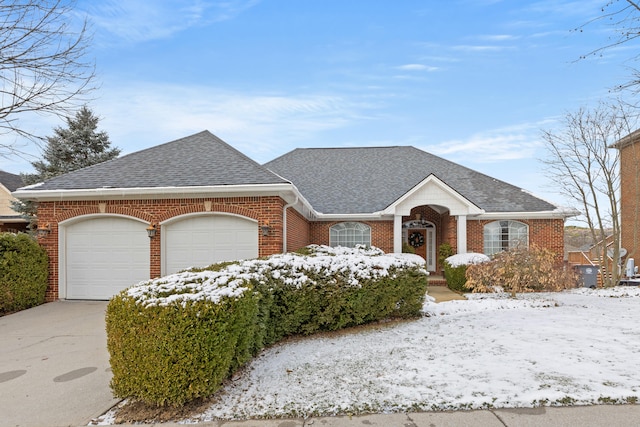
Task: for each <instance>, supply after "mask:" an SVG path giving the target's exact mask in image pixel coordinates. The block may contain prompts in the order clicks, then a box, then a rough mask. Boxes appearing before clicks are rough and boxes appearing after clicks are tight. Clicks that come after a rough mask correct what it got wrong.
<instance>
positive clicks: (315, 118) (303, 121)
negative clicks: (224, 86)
mask: <svg viewBox="0 0 640 427" xmlns="http://www.w3.org/2000/svg"><path fill="white" fill-rule="evenodd" d="M103 89H104V91H103V93H104V94H105V95H104V96H103V97H102V98H100V99H99V100H98V101H97V102H96V107H95V109H96V111H97V112H98V114H99V115H100V116H101V117H104V120H102V121H101V122H100V125H101V127H103V128H104V129H105V130H106V131H107V132H108V133H109V135H110V137H111V140H112V143H113V144H114V145H116V146H119V147H120V148H122V149H123V151H124V152H132V151H137V150H139V149H142V148H146V147H149V146H153V145H157V144H160V143H163V142H167V141H171V140H173V139H176V138H181V137H184V136H187V135H190V134H192V133H195V132H200V131H202V130H204V129H208V130H209V131H211V132H212V133H214V134H216V135H218V136H219V137H220V138H222V139H223V140H226V141H227V142H229V143H231V144H232V145H233V146H234V147H236V148H238V149H239V150H240V151H242V152H244V153H245V154H247V155H248V156H249V157H251V158H253V159H254V160H256V161H260V162H261V161H267V160H271V159H272V158H273V157H275V155H276V154H281V153H282V152H284V151H288V150H290V149H293V148H295V147H297V146H300V144H301V142H304V141H308V140H310V139H312V137H313V136H315V135H314V134H317V133H321V132H323V131H327V130H332V129H337V128H342V127H346V126H348V125H350V124H351V123H353V122H356V121H366V120H368V119H369V117H367V116H366V111H367V110H371V109H373V108H375V107H374V106H373V105H369V104H366V103H359V104H357V103H355V102H353V101H351V100H349V99H347V98H344V97H340V96H331V95H319V94H313V93H310V94H297V95H293V96H291V95H287V94H246V93H235V92H230V91H224V90H220V89H216V88H209V87H187V86H180V85H168V84H162V85H159V84H157V85H156V84H140V83H136V84H133V83H132V84H131V85H127V86H121V85H120V86H118V85H117V84H113V87H104V88H103ZM123 141H126V145H123Z"/></svg>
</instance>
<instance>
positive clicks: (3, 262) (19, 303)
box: [0, 233, 49, 314]
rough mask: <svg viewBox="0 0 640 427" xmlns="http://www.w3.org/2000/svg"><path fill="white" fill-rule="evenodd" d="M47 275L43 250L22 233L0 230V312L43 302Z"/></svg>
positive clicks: (22, 308) (46, 262) (47, 263)
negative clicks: (1, 231) (0, 231)
mask: <svg viewBox="0 0 640 427" xmlns="http://www.w3.org/2000/svg"><path fill="white" fill-rule="evenodd" d="M48 277H49V261H48V257H47V253H46V251H45V250H44V249H43V248H42V247H40V245H39V244H38V242H36V241H35V240H34V239H33V238H32V237H30V236H28V235H27V234H24V233H19V234H13V233H0V314H3V313H10V312H13V311H18V310H24V309H26V308H30V307H34V306H36V305H40V304H42V303H44V299H45V292H46V290H47V279H48Z"/></svg>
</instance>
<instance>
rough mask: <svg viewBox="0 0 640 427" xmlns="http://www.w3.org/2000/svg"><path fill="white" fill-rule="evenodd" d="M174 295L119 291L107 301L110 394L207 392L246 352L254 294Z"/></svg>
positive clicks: (157, 396) (173, 396)
mask: <svg viewBox="0 0 640 427" xmlns="http://www.w3.org/2000/svg"><path fill="white" fill-rule="evenodd" d="M245 289H246V290H245V291H243V292H241V294H240V295H239V296H237V297H236V296H234V297H223V298H222V299H221V300H220V301H219V302H217V303H215V302H213V301H210V300H190V299H189V298H185V299H180V298H178V299H174V300H173V302H170V303H168V304H166V305H159V304H140V302H139V301H136V298H135V297H131V296H129V295H128V294H127V293H125V292H123V293H120V294H119V295H117V296H116V297H114V298H113V299H112V300H111V301H110V302H109V305H108V306H107V315H106V324H107V348H108V350H109V354H110V363H111V368H112V371H113V378H112V380H111V388H112V389H113V391H114V394H115V395H116V396H121V397H134V398H136V399H139V400H141V401H144V402H146V403H149V404H153V405H156V406H166V405H171V406H181V405H183V404H184V403H186V402H188V401H191V400H194V399H197V398H199V397H204V396H209V395H211V394H213V393H215V392H216V391H217V390H218V389H219V388H220V387H221V384H222V381H223V380H224V379H225V378H227V376H228V375H229V373H230V372H233V371H234V370H235V369H237V368H238V367H239V366H242V365H243V364H244V363H246V362H247V361H248V360H250V358H251V357H252V356H253V354H254V351H255V345H254V342H253V341H252V338H253V337H254V336H255V335H256V334H255V331H254V329H255V326H256V325H257V312H258V305H257V298H256V296H255V295H254V294H253V292H250V291H249V290H248V288H245Z"/></svg>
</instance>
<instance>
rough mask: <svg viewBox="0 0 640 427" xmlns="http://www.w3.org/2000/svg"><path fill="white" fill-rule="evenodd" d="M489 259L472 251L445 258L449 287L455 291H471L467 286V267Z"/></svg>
mask: <svg viewBox="0 0 640 427" xmlns="http://www.w3.org/2000/svg"><path fill="white" fill-rule="evenodd" d="M487 261H489V257H487V256H486V255H484V254H479V253H475V252H470V253H466V254H457V255H451V256H449V257H447V258H446V259H445V260H444V278H445V279H446V281H447V287H448V288H449V289H451V290H452V291H455V292H469V290H470V289H469V288H468V287H467V277H466V274H467V267H468V266H469V265H476V264H481V263H484V262H487Z"/></svg>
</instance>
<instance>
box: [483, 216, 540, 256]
mask: <svg viewBox="0 0 640 427" xmlns="http://www.w3.org/2000/svg"><path fill="white" fill-rule="evenodd" d="M528 246H529V226H528V225H527V224H524V223H522V222H518V221H510V220H504V221H494V222H490V223H489V224H487V225H485V226H484V254H485V255H493V254H495V253H498V252H501V251H508V250H509V249H514V248H516V247H525V248H526V247H528Z"/></svg>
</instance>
